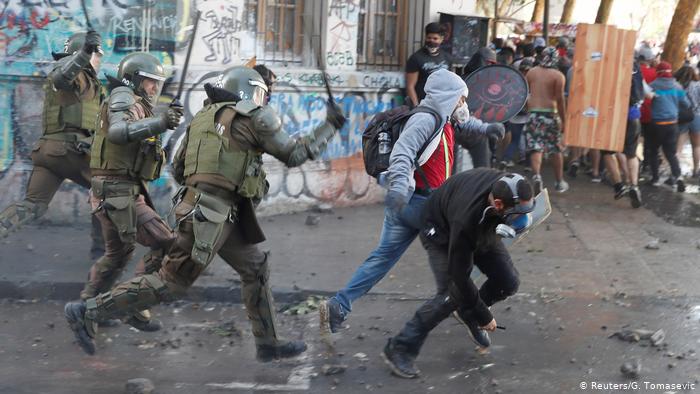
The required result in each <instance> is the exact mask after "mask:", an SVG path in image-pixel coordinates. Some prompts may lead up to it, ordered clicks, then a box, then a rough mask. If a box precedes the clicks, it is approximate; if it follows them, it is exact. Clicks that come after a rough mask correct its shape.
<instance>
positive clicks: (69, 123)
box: [43, 73, 101, 134]
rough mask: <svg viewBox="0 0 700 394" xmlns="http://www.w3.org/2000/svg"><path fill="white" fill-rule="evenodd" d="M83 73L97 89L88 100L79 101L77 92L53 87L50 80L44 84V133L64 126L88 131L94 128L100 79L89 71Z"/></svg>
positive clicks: (55, 131) (61, 129)
mask: <svg viewBox="0 0 700 394" xmlns="http://www.w3.org/2000/svg"><path fill="white" fill-rule="evenodd" d="M85 74H86V75H87V76H88V78H89V79H90V82H91V83H92V84H94V86H96V87H97V90H98V91H97V92H95V95H94V97H93V98H92V99H89V100H83V101H81V100H80V96H79V93H78V92H74V91H73V92H66V91H62V90H57V89H54V87H53V83H52V82H51V80H48V81H47V82H46V83H45V84H44V92H45V93H46V101H45V102H44V114H43V119H44V134H54V133H60V132H62V131H64V130H65V129H66V127H72V128H77V129H82V130H86V131H88V132H90V133H92V132H93V131H94V130H95V124H96V123H95V114H96V113H97V112H98V111H99V110H100V96H101V95H100V81H99V80H98V79H97V78H96V77H95V76H94V75H92V74H91V73H85Z"/></svg>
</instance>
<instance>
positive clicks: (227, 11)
mask: <svg viewBox="0 0 700 394" xmlns="http://www.w3.org/2000/svg"><path fill="white" fill-rule="evenodd" d="M197 9H198V10H199V11H201V13H202V16H201V19H200V23H199V27H198V32H197V37H196V38H195V41H196V42H198V43H201V44H198V45H195V47H194V49H193V51H192V58H193V59H202V60H203V61H204V64H206V65H207V66H213V65H222V66H227V65H237V64H241V63H243V60H244V59H249V58H251V57H253V56H255V33H256V32H255V30H254V29H250V30H246V26H249V25H251V24H247V23H245V22H246V21H250V20H251V19H252V20H253V21H254V20H255V14H254V13H253V11H251V9H250V7H246V5H245V2H244V1H243V0H205V1H202V2H198V3H197ZM252 25H253V26H254V25H255V24H254V23H252Z"/></svg>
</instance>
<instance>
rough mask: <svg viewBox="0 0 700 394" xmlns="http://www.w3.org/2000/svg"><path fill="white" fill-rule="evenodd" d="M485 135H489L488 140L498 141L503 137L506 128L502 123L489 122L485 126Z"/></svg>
mask: <svg viewBox="0 0 700 394" xmlns="http://www.w3.org/2000/svg"><path fill="white" fill-rule="evenodd" d="M486 135H487V136H488V137H489V140H491V141H495V142H498V141H500V140H502V139H503V137H505V135H506V128H505V127H503V124H502V123H489V125H488V126H486Z"/></svg>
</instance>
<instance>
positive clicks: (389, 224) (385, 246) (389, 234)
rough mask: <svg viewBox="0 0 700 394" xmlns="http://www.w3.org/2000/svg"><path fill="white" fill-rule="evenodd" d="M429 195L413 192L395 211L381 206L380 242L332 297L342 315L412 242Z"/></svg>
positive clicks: (418, 229) (390, 266) (420, 224)
mask: <svg viewBox="0 0 700 394" xmlns="http://www.w3.org/2000/svg"><path fill="white" fill-rule="evenodd" d="M427 199H428V197H425V196H422V195H418V194H414V195H413V197H411V200H410V201H409V202H408V204H407V205H406V206H405V207H404V208H403V209H402V210H401V212H399V214H398V215H396V214H394V213H393V212H392V211H391V210H389V209H388V208H385V209H384V224H383V225H382V234H381V237H380V238H379V245H378V246H377V248H376V249H374V250H373V251H372V253H370V255H369V257H367V260H365V261H364V263H362V265H360V266H359V267H358V268H357V270H356V271H355V274H353V276H352V278H350V281H348V283H347V284H346V285H345V287H344V288H343V289H341V290H340V291H338V293H337V294H336V295H335V296H334V297H333V298H334V299H335V300H336V301H337V302H338V303H339V304H340V306H341V308H342V309H343V316H346V315H347V314H348V313H349V312H350V311H351V310H352V307H351V305H352V303H353V302H354V301H355V300H357V299H358V298H360V297H362V296H363V295H365V294H367V292H368V291H369V290H370V289H371V288H372V287H374V285H376V284H377V283H378V282H379V281H380V280H382V278H383V277H384V276H385V275H386V274H387V272H389V270H391V268H392V267H393V266H394V264H396V262H397V261H399V259H400V258H401V256H402V255H403V254H404V252H405V251H406V249H408V246H409V245H411V242H413V240H414V239H416V236H417V235H418V233H419V232H420V230H421V228H422V220H421V217H422V213H423V206H424V205H425V201H426V200H427Z"/></svg>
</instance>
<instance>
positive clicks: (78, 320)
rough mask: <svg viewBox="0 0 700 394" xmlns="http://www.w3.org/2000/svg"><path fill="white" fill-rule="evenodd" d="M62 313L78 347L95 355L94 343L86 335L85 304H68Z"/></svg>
mask: <svg viewBox="0 0 700 394" xmlns="http://www.w3.org/2000/svg"><path fill="white" fill-rule="evenodd" d="M63 313H64V315H65V316H66V320H68V325H69V326H70V329H71V330H73V335H75V339H76V340H77V341H78V345H80V347H81V348H82V349H83V351H85V353H87V354H90V355H93V354H95V341H94V340H93V339H92V337H91V336H90V334H88V329H87V325H86V324H90V323H89V322H88V323H86V322H85V303H84V302H69V303H67V304H66V306H65V307H64V308H63Z"/></svg>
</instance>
